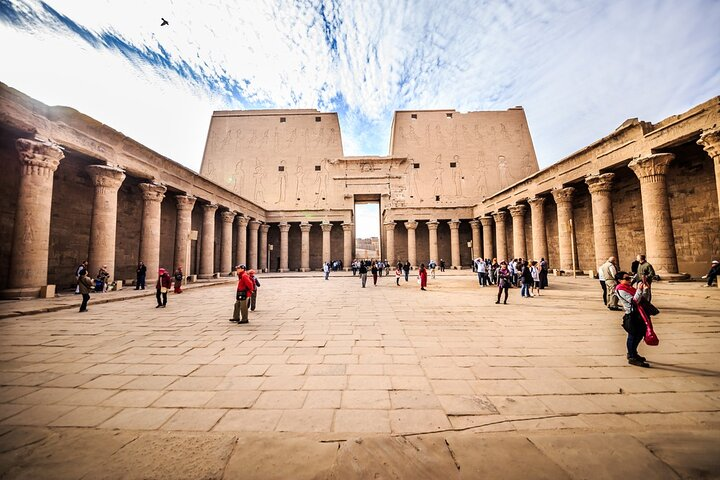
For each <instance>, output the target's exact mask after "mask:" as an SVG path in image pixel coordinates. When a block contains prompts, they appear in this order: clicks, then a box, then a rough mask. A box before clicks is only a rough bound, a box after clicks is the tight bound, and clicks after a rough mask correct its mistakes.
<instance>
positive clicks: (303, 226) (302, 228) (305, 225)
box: [300, 222, 312, 232]
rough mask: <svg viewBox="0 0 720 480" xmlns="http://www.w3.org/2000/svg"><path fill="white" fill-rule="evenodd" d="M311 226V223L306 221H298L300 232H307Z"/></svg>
mask: <svg viewBox="0 0 720 480" xmlns="http://www.w3.org/2000/svg"><path fill="white" fill-rule="evenodd" d="M311 228H312V225H311V224H309V223H307V222H301V223H300V231H301V232H309V231H310V229H311Z"/></svg>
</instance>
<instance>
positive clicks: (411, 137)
mask: <svg viewBox="0 0 720 480" xmlns="http://www.w3.org/2000/svg"><path fill="white" fill-rule="evenodd" d="M409 130H410V133H408V139H409V140H412V141H413V142H415V145H420V137H419V136H418V134H417V133H415V127H413V126H412V125H410V127H409Z"/></svg>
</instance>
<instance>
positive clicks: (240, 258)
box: [235, 214, 248, 265]
mask: <svg viewBox="0 0 720 480" xmlns="http://www.w3.org/2000/svg"><path fill="white" fill-rule="evenodd" d="M247 225H248V218H247V217H243V216H240V214H238V217H237V227H236V231H235V234H236V235H237V251H236V252H235V265H245V264H246V263H247Z"/></svg>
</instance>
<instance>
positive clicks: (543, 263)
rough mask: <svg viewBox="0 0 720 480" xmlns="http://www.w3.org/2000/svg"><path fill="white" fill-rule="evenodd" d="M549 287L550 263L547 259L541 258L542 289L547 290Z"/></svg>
mask: <svg viewBox="0 0 720 480" xmlns="http://www.w3.org/2000/svg"><path fill="white" fill-rule="evenodd" d="M547 286H548V263H547V261H545V258H544V257H542V258H540V288H541V289H542V288H547Z"/></svg>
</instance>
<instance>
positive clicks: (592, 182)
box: [585, 173, 615, 195]
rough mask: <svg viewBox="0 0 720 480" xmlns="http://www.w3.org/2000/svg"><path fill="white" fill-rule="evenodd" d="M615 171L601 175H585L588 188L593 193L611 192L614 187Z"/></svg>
mask: <svg viewBox="0 0 720 480" xmlns="http://www.w3.org/2000/svg"><path fill="white" fill-rule="evenodd" d="M613 178H615V174H614V173H601V174H599V175H588V176H587V177H585V183H587V186H588V189H589V190H590V193H591V194H592V195H595V194H597V193H610V190H611V189H612V182H613Z"/></svg>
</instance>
